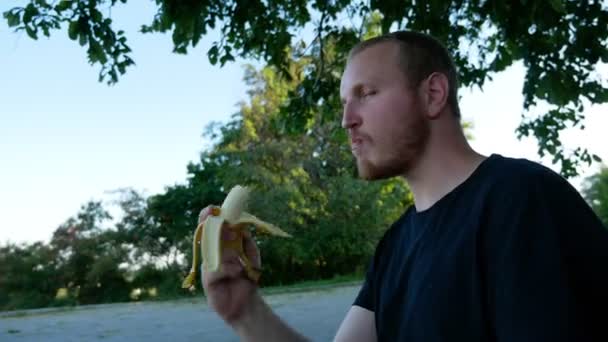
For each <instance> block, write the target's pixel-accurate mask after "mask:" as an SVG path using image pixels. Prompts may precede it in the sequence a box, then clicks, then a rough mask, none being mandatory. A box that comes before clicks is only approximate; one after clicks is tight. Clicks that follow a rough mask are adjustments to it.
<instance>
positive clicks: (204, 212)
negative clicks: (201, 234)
mask: <svg viewBox="0 0 608 342" xmlns="http://www.w3.org/2000/svg"><path fill="white" fill-rule="evenodd" d="M214 211H217V207H216V206H214V205H208V206H206V207H205V208H204V209H203V210H201V212H200V213H199V214H198V224H201V223H202V222H204V221H205V219H206V218H207V216H209V215H213V214H214Z"/></svg>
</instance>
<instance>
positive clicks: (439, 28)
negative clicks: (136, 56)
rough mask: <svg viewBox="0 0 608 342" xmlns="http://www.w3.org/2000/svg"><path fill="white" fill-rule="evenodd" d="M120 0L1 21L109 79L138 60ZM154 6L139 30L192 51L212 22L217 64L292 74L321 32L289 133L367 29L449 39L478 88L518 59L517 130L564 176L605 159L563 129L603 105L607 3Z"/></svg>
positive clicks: (300, 127)
mask: <svg viewBox="0 0 608 342" xmlns="http://www.w3.org/2000/svg"><path fill="white" fill-rule="evenodd" d="M120 2H121V3H125V2H126V0H120ZM118 3H119V1H117V0H62V1H59V2H53V3H51V2H49V1H45V0H31V1H30V2H29V3H28V4H27V5H26V6H24V7H16V8H13V9H11V10H8V11H5V12H4V17H5V19H6V20H7V22H8V24H9V26H11V27H14V28H15V29H16V30H25V32H26V33H27V34H28V35H29V36H30V37H32V38H33V39H36V38H37V37H38V36H39V35H40V33H42V34H44V35H47V36H48V35H49V34H50V31H51V30H57V29H64V30H67V33H68V36H69V37H70V38H71V39H73V40H77V41H78V42H79V43H80V44H81V45H82V46H84V47H86V48H87V56H88V59H89V61H90V62H91V63H92V64H97V65H99V66H101V71H100V80H106V81H107V82H108V83H110V84H112V83H115V82H117V81H118V78H119V75H120V74H123V73H124V72H125V71H126V69H127V68H128V67H129V66H130V65H132V64H133V60H132V58H131V57H130V52H131V50H130V48H129V46H128V44H127V38H126V37H125V35H124V32H123V31H121V30H116V29H115V28H114V27H113V26H112V19H111V18H110V17H109V15H106V14H104V13H105V12H108V11H109V10H108V11H106V9H111V8H112V7H114V6H117V4H118ZM156 5H157V13H156V15H155V16H154V18H152V19H151V22H150V23H148V24H145V25H143V26H142V29H141V31H142V32H145V33H157V32H169V33H171V34H172V38H173V43H174V51H175V52H177V53H187V52H188V49H189V48H190V47H194V46H196V45H197V44H198V43H199V42H200V40H201V38H202V37H203V36H204V35H206V34H207V33H208V32H209V31H210V30H214V29H217V30H219V31H220V33H221V37H220V39H219V40H218V41H215V42H214V43H213V44H212V46H211V47H210V48H209V49H208V50H207V56H208V58H209V61H210V62H211V63H212V64H218V63H219V64H220V65H224V64H225V63H227V62H229V61H233V60H234V59H235V57H236V56H240V57H245V58H261V59H263V60H264V61H266V62H268V63H269V65H272V66H274V67H275V68H277V70H279V71H281V72H282V73H283V74H284V75H290V73H289V70H288V65H289V60H290V58H291V56H289V54H290V53H291V52H290V51H291V50H290V47H291V46H294V45H297V44H299V43H300V41H301V39H302V38H303V37H302V35H301V32H302V29H303V28H312V29H313V31H314V32H315V39H314V41H313V42H311V43H310V44H309V45H310V47H311V48H313V49H316V50H317V51H318V53H317V54H315V56H314V58H315V61H314V65H313V66H311V67H309V68H307V69H306V70H304V74H303V77H301V78H300V83H299V85H298V86H297V87H296V89H294V90H293V91H292V92H291V93H290V96H289V97H290V101H287V103H286V104H285V105H286V108H288V109H285V110H284V111H283V113H284V114H285V115H287V116H288V119H289V120H287V122H288V128H289V130H290V131H294V132H299V133H303V132H305V127H306V123H307V122H308V120H309V119H310V118H311V115H312V114H311V113H312V109H313V108H316V106H317V105H318V104H320V103H332V102H334V101H335V100H336V99H335V97H336V93H337V80H338V79H339V75H340V69H339V68H333V67H330V68H329V69H330V70H333V72H332V73H328V72H327V67H328V64H332V63H337V64H343V63H344V56H345V55H346V53H347V51H348V50H349V48H350V47H351V46H352V45H353V44H354V43H356V42H357V41H359V40H361V39H363V38H365V35H366V34H377V33H381V32H388V31H389V30H390V29H397V28H399V29H411V30H417V31H422V32H427V33H430V34H432V35H434V36H436V37H437V38H439V39H440V40H442V41H443V42H445V44H446V46H447V47H448V49H449V50H450V51H452V52H453V55H454V59H455V62H456V64H457V66H458V68H459V74H460V80H461V83H462V85H464V86H474V85H476V86H479V87H481V86H483V84H484V83H485V82H486V81H487V80H488V79H491V78H492V75H493V74H494V73H497V72H500V71H503V70H505V69H506V68H507V67H509V66H510V65H512V64H513V63H515V62H517V61H522V62H523V63H524V65H525V67H526V68H527V72H526V76H525V83H524V87H523V89H522V92H523V95H524V103H523V112H522V122H521V124H520V126H519V128H518V129H517V135H518V137H520V138H521V137H525V136H533V137H535V138H536V139H537V140H538V152H539V154H540V155H541V156H542V155H545V154H549V155H551V156H553V162H554V163H560V164H561V170H562V174H564V175H565V176H573V175H576V174H577V167H578V166H580V165H581V163H591V162H592V160H594V159H595V160H598V159H599V158H598V157H597V156H595V155H592V154H590V153H589V152H588V151H587V150H586V149H584V148H581V147H577V148H575V149H574V150H568V149H567V148H566V147H565V146H563V145H562V144H561V142H560V139H559V134H560V132H561V131H562V130H563V129H565V128H566V127H570V126H574V127H576V126H578V127H581V126H582V125H581V120H582V119H583V118H584V114H583V113H584V109H585V107H588V106H589V105H590V104H598V103H605V102H607V101H608V89H607V88H606V85H605V80H602V79H601V77H600V75H598V74H597V73H596V72H595V68H596V66H597V65H598V63H600V62H601V63H608V10H607V9H606V7H605V5H603V4H602V2H601V1H596V0H584V1H578V0H576V1H575V0H550V1H544V0H517V1H511V2H502V1H477V0H451V1H444V0H430V1H413V0H404V1H396V0H383V1H379V0H372V1H350V0H348V1H347V0H313V1H305V0H296V1H292V0H270V1H262V0H229V1H219V0H205V1H177V0H156ZM374 20H379V21H380V22H379V24H380V25H379V26H377V27H376V28H375V30H376V31H375V32H374V31H370V30H369V29H368V27H367V25H369V23H370V21H371V22H373V21H374ZM328 42H333V43H332V44H334V51H333V55H332V54H330V53H328V52H327V51H326V46H327V43H328ZM603 82H604V83H603ZM538 105H546V106H545V107H542V108H543V110H544V108H547V110H546V112H545V113H542V114H537V113H536V112H538V108H537V106H538ZM330 107H331V106H330Z"/></svg>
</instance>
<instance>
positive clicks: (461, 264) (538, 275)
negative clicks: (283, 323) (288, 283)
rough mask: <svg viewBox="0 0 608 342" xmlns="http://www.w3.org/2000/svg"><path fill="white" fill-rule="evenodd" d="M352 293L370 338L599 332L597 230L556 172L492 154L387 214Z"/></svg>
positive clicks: (603, 327)
mask: <svg viewBox="0 0 608 342" xmlns="http://www.w3.org/2000/svg"><path fill="white" fill-rule="evenodd" d="M354 305H357V306H360V307H363V308H366V309H368V310H371V311H373V312H374V315H375V319H376V332H377V336H378V340H379V341H408V342H415V341H425V342H433V341H514V342H524V341H535V342H538V341H577V342H578V341H608V334H607V330H608V230H607V229H606V228H605V227H604V226H603V225H602V223H601V222H600V220H599V219H598V217H597V216H596V215H595V214H594V213H593V212H592V211H591V209H590V208H589V206H588V205H587V204H586V202H585V201H584V200H583V199H582V198H581V196H580V195H579V194H578V192H577V191H576V190H575V189H574V188H573V187H572V186H570V184H569V183H568V182H567V181H566V180H564V179H563V178H562V177H560V176H559V175H557V174H556V173H554V172H552V171H551V170H549V169H547V168H545V167H543V166H541V165H539V164H536V163H532V162H530V161H527V160H523V159H511V158H505V157H502V156H499V155H492V156H491V157H489V158H487V159H486V160H485V161H484V162H482V164H481V165H480V166H479V167H478V168H477V169H476V170H475V171H474V172H473V174H472V175H471V176H470V177H469V178H468V179H467V180H466V181H465V182H463V183H462V184H460V185H459V186H458V187H457V188H455V189H454V190H453V191H451V192H450V193H449V194H447V195H446V196H444V197H443V198H442V199H441V200H439V201H438V202H437V203H435V204H434V205H433V206H432V207H431V208H429V209H427V210H425V211H422V212H416V210H415V208H414V207H413V206H412V207H410V208H409V209H408V210H407V211H406V213H405V214H404V215H403V216H402V217H401V218H400V219H399V220H398V221H397V222H395V224H394V225H393V226H392V227H391V228H390V229H389V230H388V231H387V232H386V234H385V235H384V237H383V238H382V240H381V241H380V243H379V244H378V247H377V249H376V253H375V256H374V258H373V260H372V262H371V264H370V267H369V269H368V273H367V277H366V280H365V282H364V285H363V287H362V289H361V292H360V293H359V295H358V297H357V299H356V300H355V302H354Z"/></svg>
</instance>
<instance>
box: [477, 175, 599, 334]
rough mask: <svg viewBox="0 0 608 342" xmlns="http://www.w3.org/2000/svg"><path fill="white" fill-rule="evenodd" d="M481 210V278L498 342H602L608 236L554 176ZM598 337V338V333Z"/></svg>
mask: <svg viewBox="0 0 608 342" xmlns="http://www.w3.org/2000/svg"><path fill="white" fill-rule="evenodd" d="M491 203H493V204H494V205H493V206H492V207H490V208H488V213H489V214H488V216H487V225H486V231H485V232H484V233H485V234H486V235H485V238H486V245H485V246H486V250H485V253H486V255H487V258H486V259H485V260H486V265H485V266H486V271H487V273H486V274H487V283H488V297H487V298H488V307H489V311H490V312H489V315H490V321H491V325H492V327H493V330H494V333H495V335H496V337H497V340H498V341H522V342H525V341H598V339H599V340H602V341H608V337H607V336H606V330H605V329H601V330H600V326H601V324H602V323H601V322H600V319H599V316H602V315H598V313H599V312H605V309H606V307H607V305H608V300H607V299H608V291H607V290H606V289H608V230H606V229H605V227H603V226H602V224H601V222H600V220H599V219H598V218H597V216H596V215H595V214H594V213H593V212H592V211H591V209H590V208H589V206H588V205H587V204H586V203H585V202H584V200H583V199H582V198H581V197H580V195H579V194H578V193H577V192H576V190H575V189H574V188H572V187H571V186H570V185H569V184H568V183H567V181H565V180H563V179H561V177H558V176H557V175H549V176H548V177H545V178H542V179H541V178H540V177H538V178H536V179H532V180H531V181H529V182H522V183H521V184H516V185H512V186H510V188H509V189H508V190H506V191H504V192H503V193H502V194H498V195H496V198H495V199H494V200H493V201H492V202H491ZM600 333H601V334H603V335H598V334H600Z"/></svg>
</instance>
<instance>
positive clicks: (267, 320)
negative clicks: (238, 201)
mask: <svg viewBox="0 0 608 342" xmlns="http://www.w3.org/2000/svg"><path fill="white" fill-rule="evenodd" d="M212 208H213V207H212V206H209V207H207V208H205V209H203V210H202V211H201V213H200V215H199V223H200V222H203V221H204V220H205V219H206V218H207V216H209V215H210V214H211V209H212ZM236 238H237V236H236V233H234V232H232V231H231V230H230V229H228V226H227V225H226V224H224V226H223V227H222V240H223V241H233V240H234V239H236ZM243 250H244V251H245V255H246V256H247V258H249V260H250V261H251V264H252V265H253V267H254V268H256V269H260V267H261V261H260V252H259V251H258V248H257V246H256V244H255V241H253V238H252V237H251V234H250V233H249V232H245V235H244V237H243ZM202 277H203V288H204V289H205V293H206V294H207V302H208V303H209V306H211V308H212V309H213V310H215V311H216V312H217V313H218V314H219V315H220V317H222V318H223V319H224V320H225V321H226V322H227V323H228V324H230V326H232V328H233V329H234V330H235V331H236V333H237V334H238V335H239V336H240V337H241V339H242V340H244V341H265V342H274V341H282V342H284V341H297V342H300V341H306V339H305V338H304V337H303V336H301V335H300V334H298V333H297V332H295V331H294V330H293V329H291V328H290V327H289V326H288V325H287V324H285V323H284V322H283V321H281V319H280V318H279V317H278V316H276V315H275V314H274V313H273V312H272V309H271V308H270V307H269V306H268V305H267V304H266V303H265V302H264V300H263V299H262V297H261V296H260V295H259V294H258V292H257V285H256V284H255V283H254V282H253V281H252V280H250V279H249V278H248V277H247V275H246V272H245V267H244V262H243V261H242V260H240V258H239V256H238V254H237V253H236V252H235V251H234V250H231V249H226V250H224V251H223V252H222V260H221V264H220V268H219V270H218V271H217V272H204V271H203V275H202Z"/></svg>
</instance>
